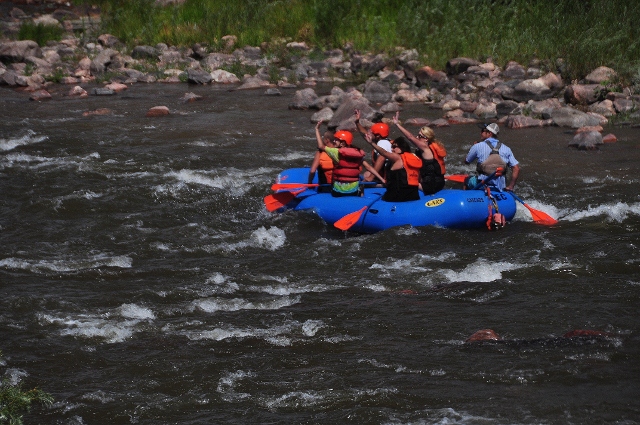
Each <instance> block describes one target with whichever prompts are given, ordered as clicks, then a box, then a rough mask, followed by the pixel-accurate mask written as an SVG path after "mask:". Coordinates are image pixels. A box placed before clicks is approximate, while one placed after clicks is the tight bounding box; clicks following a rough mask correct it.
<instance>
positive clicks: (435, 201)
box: [424, 198, 444, 208]
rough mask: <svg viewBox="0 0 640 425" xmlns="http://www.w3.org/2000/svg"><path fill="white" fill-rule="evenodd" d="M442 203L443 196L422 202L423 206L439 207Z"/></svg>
mask: <svg viewBox="0 0 640 425" xmlns="http://www.w3.org/2000/svg"><path fill="white" fill-rule="evenodd" d="M442 204H444V198H436V199H432V200H430V201H429V202H427V203H426V204H424V206H425V207H429V208H432V207H439V206H440V205H442Z"/></svg>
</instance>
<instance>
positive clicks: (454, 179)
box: [444, 174, 468, 183]
mask: <svg viewBox="0 0 640 425" xmlns="http://www.w3.org/2000/svg"><path fill="white" fill-rule="evenodd" d="M467 177H468V176H467V175H466V174H451V175H450V176H444V179H445V180H451V181H452V182H458V183H464V180H465V179H466V178H467Z"/></svg>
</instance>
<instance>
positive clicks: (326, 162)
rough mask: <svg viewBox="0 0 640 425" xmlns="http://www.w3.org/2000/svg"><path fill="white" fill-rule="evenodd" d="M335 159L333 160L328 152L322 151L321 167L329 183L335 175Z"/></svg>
mask: <svg viewBox="0 0 640 425" xmlns="http://www.w3.org/2000/svg"><path fill="white" fill-rule="evenodd" d="M333 167H334V166H333V161H332V160H331V157H330V156H329V155H327V153H326V152H321V153H320V169H321V170H322V173H323V174H324V177H325V180H326V182H327V183H331V182H332V181H333V180H332V177H333Z"/></svg>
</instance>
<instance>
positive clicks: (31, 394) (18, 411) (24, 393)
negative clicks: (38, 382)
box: [0, 352, 53, 425]
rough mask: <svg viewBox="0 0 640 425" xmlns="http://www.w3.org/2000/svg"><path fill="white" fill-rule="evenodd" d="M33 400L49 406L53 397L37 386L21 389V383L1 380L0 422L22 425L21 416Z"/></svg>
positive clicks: (27, 410)
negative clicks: (15, 383)
mask: <svg viewBox="0 0 640 425" xmlns="http://www.w3.org/2000/svg"><path fill="white" fill-rule="evenodd" d="M0 356H2V352H0ZM33 402H37V403H41V404H43V405H46V406H49V405H51V403H53V397H52V396H51V394H47V393H45V392H44V391H42V390H39V389H38V388H33V389H31V390H23V389H22V385H20V384H17V385H14V384H12V383H11V382H9V380H7V379H5V380H3V381H2V382H1V383H0V424H9V425H22V416H23V415H24V414H25V413H27V412H29V410H30V409H31V404H32V403H33Z"/></svg>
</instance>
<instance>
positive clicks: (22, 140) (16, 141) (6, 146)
mask: <svg viewBox="0 0 640 425" xmlns="http://www.w3.org/2000/svg"><path fill="white" fill-rule="evenodd" d="M47 139H48V137H47V136H36V133H35V132H34V131H33V130H27V134H25V135H24V136H21V137H16V138H12V139H0V151H10V150H12V149H15V148H16V147H18V146H26V145H33V144H36V143H40V142H43V141H45V140H47Z"/></svg>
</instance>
